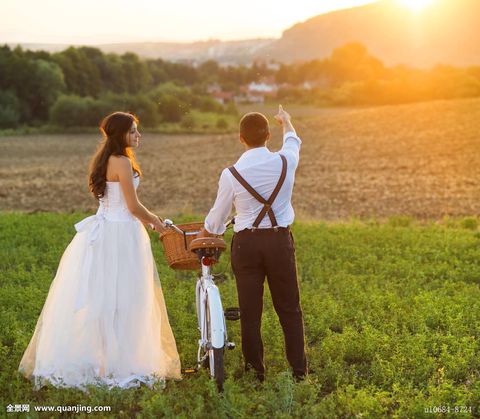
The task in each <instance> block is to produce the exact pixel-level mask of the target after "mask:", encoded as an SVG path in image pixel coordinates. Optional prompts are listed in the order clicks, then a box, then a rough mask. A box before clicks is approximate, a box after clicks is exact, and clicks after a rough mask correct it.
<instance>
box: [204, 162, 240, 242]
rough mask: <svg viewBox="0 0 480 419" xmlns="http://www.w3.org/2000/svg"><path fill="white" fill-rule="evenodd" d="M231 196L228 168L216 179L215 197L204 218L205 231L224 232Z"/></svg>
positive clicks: (231, 203) (232, 195) (229, 210)
mask: <svg viewBox="0 0 480 419" xmlns="http://www.w3.org/2000/svg"><path fill="white" fill-rule="evenodd" d="M233 198H234V191H233V184H232V179H231V175H230V173H229V171H228V169H224V170H223V172H222V174H221V175H220V180H219V181H218V192H217V199H215V203H214V204H213V207H212V209H211V210H210V212H209V213H208V215H207V217H206V218H205V224H204V228H205V230H206V233H209V234H223V233H224V232H225V221H226V219H227V217H228V216H229V215H230V212H231V211H232V205H233Z"/></svg>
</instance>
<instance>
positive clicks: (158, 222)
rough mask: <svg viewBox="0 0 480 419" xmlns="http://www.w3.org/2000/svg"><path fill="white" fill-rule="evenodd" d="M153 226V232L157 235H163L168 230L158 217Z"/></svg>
mask: <svg viewBox="0 0 480 419" xmlns="http://www.w3.org/2000/svg"><path fill="white" fill-rule="evenodd" d="M151 224H152V229H153V231H156V232H157V233H161V232H162V231H163V230H165V228H166V227H165V223H164V222H163V221H162V220H161V219H160V218H159V217H157V216H155V219H154V220H153V222H152V223H151Z"/></svg>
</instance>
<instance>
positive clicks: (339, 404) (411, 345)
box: [0, 213, 480, 418]
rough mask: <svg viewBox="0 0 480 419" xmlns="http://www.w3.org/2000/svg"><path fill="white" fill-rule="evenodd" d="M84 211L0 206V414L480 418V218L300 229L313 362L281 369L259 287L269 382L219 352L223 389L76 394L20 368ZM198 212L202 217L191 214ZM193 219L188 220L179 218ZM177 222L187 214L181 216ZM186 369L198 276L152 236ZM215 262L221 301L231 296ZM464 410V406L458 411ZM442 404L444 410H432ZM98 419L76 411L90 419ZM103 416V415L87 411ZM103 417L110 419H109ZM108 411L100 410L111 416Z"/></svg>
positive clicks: (198, 379)
mask: <svg viewBox="0 0 480 419" xmlns="http://www.w3.org/2000/svg"><path fill="white" fill-rule="evenodd" d="M82 217H84V214H79V213H75V214H50V213H37V214H30V215H28V214H20V213H0V274H1V277H0V281H1V282H0V285H1V287H0V303H1V307H2V310H1V312H0V338H1V341H0V343H1V346H0V371H1V372H0V393H1V399H0V412H1V413H0V415H7V417H14V416H15V415H14V414H10V415H8V414H6V413H3V412H5V411H6V410H5V409H6V406H7V405H8V404H30V409H31V411H30V417H32V418H33V417H38V416H37V415H38V414H37V413H35V412H33V406H39V405H78V404H82V405H90V406H94V405H109V406H111V409H112V412H111V415H110V416H111V417H125V418H129V417H132V416H134V415H135V414H140V415H141V416H142V417H185V418H187V417H188V418H194V417H195V418H196V417H214V418H250V417H269V418H270V417H275V418H289V417H303V418H312V417H315V418H317V417H328V418H332V417H385V416H390V417H405V418H412V417H415V418H417V417H437V416H441V417H455V418H457V417H475V416H477V417H478V416H479V415H480V289H479V285H480V233H479V232H478V221H479V220H478V219H476V218H464V219H455V220H449V219H444V220H443V221H442V222H439V223H433V222H432V223H422V224H420V223H418V222H416V221H414V220H412V219H409V218H405V217H397V218H391V219H389V220H387V221H386V222H383V223H379V222H377V221H375V220H372V221H358V220H350V221H348V222H342V223H320V222H315V223H300V222H299V223H296V224H295V225H294V235H295V240H296V247H297V259H298V269H299V278H300V289H301V296H302V306H303V311H304V318H305V328H306V340H307V348H308V358H309V362H310V368H311V370H312V371H313V372H312V373H311V374H310V376H309V378H308V380H306V381H305V382H302V383H298V384H296V383H294V382H293V381H292V380H291V378H290V376H289V374H288V373H287V364H286V360H285V357H284V348H283V336H282V334H281V329H280V325H279V322H278V320H277V317H276V315H275V312H274V310H273V306H272V303H271V301H270V295H269V293H268V292H266V295H265V311H264V317H263V336H264V343H265V354H266V365H267V380H266V382H265V383H264V384H263V385H257V384H256V383H255V380H254V379H253V377H252V376H251V375H249V374H243V368H242V362H241V351H240V337H239V323H238V322H233V323H229V332H230V335H231V337H232V340H234V341H235V342H237V345H238V349H236V350H234V351H229V352H228V353H227V366H226V368H227V372H228V379H227V381H226V385H225V392H224V394H223V396H221V397H220V396H218V395H217V393H216V389H215V386H214V384H213V383H212V382H211V381H210V380H209V379H208V377H207V374H206V373H205V372H204V371H202V372H200V373H198V374H196V375H194V376H191V377H187V378H184V379H183V380H182V381H180V382H168V383H167V386H166V388H165V389H164V390H151V389H149V388H147V387H141V388H139V389H133V390H126V391H119V390H113V391H107V390H105V389H98V388H92V389H91V391H90V392H89V394H85V393H83V392H81V391H76V390H72V389H64V390H59V389H55V388H52V387H50V388H43V389H42V390H40V391H39V392H34V391H32V385H31V384H30V383H29V382H28V381H26V380H25V379H24V378H23V377H21V376H20V375H19V374H18V373H17V367H18V364H19V361H20V358H21V356H22V354H23V351H24V350H25V348H26V346H27V344H28V341H29V340H30V337H31V334H32V332H33V329H34V326H35V323H36V320H37V317H38V315H39V313H40V311H41V308H42V306H43V303H44V301H45V297H46V295H47V293H48V289H49V286H50V283H51V281H52V279H53V277H54V275H55V271H56V268H57V264H58V262H59V260H60V257H61V255H62V253H63V251H64V249H65V247H66V245H67V244H68V243H69V241H70V240H71V239H72V237H73V235H74V228H73V224H74V223H75V222H77V221H78V220H80V219H81V218H82ZM196 218H197V219H198V218H200V217H196ZM187 219H191V218H189V217H183V220H187ZM176 221H181V217H177V219H176ZM152 247H153V251H154V254H155V258H156V261H157V265H158V269H159V274H160V279H161V282H162V286H163V290H164V294H165V298H166V303H167V307H168V312H169V317H170V321H171V325H172V329H173V332H174V334H175V337H176V340H177V345H178V350H179V352H180V356H181V361H182V366H184V367H185V366H192V365H193V363H194V360H195V357H196V346H197V343H196V342H197V338H198V337H197V331H196V328H195V325H196V319H195V314H194V277H193V274H190V273H182V274H179V273H176V272H174V271H172V270H170V269H169V268H168V267H167V265H166V263H165V260H164V257H163V254H162V250H161V246H160V243H159V242H158V240H157V238H156V237H154V236H152ZM228 260H229V255H228V254H226V255H224V257H223V261H222V263H221V264H220V266H218V267H217V272H222V271H224V272H225V275H226V277H227V278H228V280H227V281H226V282H224V283H222V284H221V285H220V290H221V293H222V298H223V300H224V305H225V306H234V305H237V304H236V292H235V284H234V280H233V278H232V274H231V270H230V267H229V264H228ZM455 408H457V410H462V411H463V413H455ZM440 409H443V410H444V411H446V410H447V409H450V413H446V414H438V413H436V414H435V413H430V412H435V411H437V412H438V411H439V410H440ZM87 416H92V415H87V414H85V413H84V414H83V415H76V416H75V417H87ZM94 416H95V417H99V416H100V415H94ZM105 416H108V415H105ZM110 416H108V417H110Z"/></svg>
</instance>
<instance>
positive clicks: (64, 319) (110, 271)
mask: <svg viewBox="0 0 480 419" xmlns="http://www.w3.org/2000/svg"><path fill="white" fill-rule="evenodd" d="M134 183H135V187H137V186H138V183H139V179H138V177H135V179H134ZM75 228H76V230H77V234H76V235H75V237H74V238H73V240H72V242H71V243H70V244H69V245H68V247H67V249H66V250H65V253H64V254H63V256H62V259H61V261H60V264H59V267H58V270H57V274H56V276H55V278H54V280H53V282H52V284H51V286H50V290H49V292H48V296H47V299H46V302H45V305H44V307H43V309H42V312H41V314H40V317H39V319H38V322H37V325H36V327H35V331H34V334H33V337H32V339H31V341H30V343H29V345H28V347H27V349H26V351H25V353H24V355H23V358H22V360H21V362H20V366H19V371H20V372H21V373H22V374H23V375H24V376H26V377H27V378H30V379H32V380H33V381H34V383H35V388H36V389H38V388H40V387H42V386H43V385H44V384H45V383H46V382H50V383H52V384H53V385H54V386H57V387H78V388H80V389H85V385H86V384H100V385H102V384H105V385H107V386H108V387H109V388H111V387H121V388H131V387H138V386H139V385H140V383H142V382H143V383H145V384H147V385H148V386H150V387H152V386H153V385H154V384H158V383H161V384H162V385H163V384H164V382H165V379H167V378H171V379H181V374H180V360H179V356H178V352H177V347H176V344H175V339H174V336H173V333H172V330H171V328H170V324H169V321H168V317H167V311H166V308H165V301H164V298H163V293H162V289H161V286H160V281H159V279H158V273H157V268H156V265H155V262H154V259H153V255H152V250H151V244H150V238H149V236H148V234H147V232H146V230H145V228H144V226H143V225H142V223H141V222H140V221H139V220H138V219H137V218H135V217H134V216H133V215H132V214H131V213H130V212H129V210H128V208H127V205H126V202H125V199H124V197H123V193H122V190H121V187H120V183H118V182H107V186H106V190H105V196H104V198H102V199H101V200H100V205H99V208H98V211H97V214H96V215H93V216H91V217H88V218H86V219H84V220H83V221H81V222H79V223H78V224H76V225H75Z"/></svg>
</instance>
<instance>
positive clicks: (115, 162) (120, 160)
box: [108, 155, 132, 167]
mask: <svg viewBox="0 0 480 419" xmlns="http://www.w3.org/2000/svg"><path fill="white" fill-rule="evenodd" d="M108 164H109V165H112V166H117V167H132V163H131V162H130V159H129V158H128V157H126V156H114V155H111V156H110V157H109V158H108Z"/></svg>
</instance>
